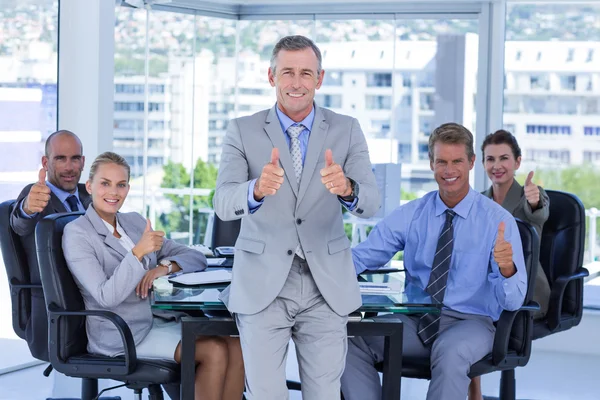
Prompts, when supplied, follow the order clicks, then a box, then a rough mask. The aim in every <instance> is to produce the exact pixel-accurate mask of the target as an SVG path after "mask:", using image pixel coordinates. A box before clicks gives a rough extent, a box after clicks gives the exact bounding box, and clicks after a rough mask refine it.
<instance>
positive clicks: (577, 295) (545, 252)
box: [540, 190, 585, 316]
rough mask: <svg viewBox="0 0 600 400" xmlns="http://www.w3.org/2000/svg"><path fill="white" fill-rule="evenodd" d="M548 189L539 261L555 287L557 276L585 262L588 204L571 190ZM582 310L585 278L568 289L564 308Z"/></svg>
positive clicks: (570, 312)
mask: <svg viewBox="0 0 600 400" xmlns="http://www.w3.org/2000/svg"><path fill="white" fill-rule="evenodd" d="M546 193H548V197H549V198H550V216H549V218H548V220H547V221H546V223H545V224H544V229H543V231H542V238H541V250H540V263H541V264H542V268H543V269H544V272H545V273H546V276H547V277H548V280H549V281H550V287H552V286H553V284H554V282H555V281H556V279H557V278H558V277H560V276H568V275H573V274H574V273H576V272H577V271H578V270H580V269H581V268H582V266H583V254H584V248H585V208H584V206H583V204H582V203H581V201H580V200H579V198H577V196H575V195H573V194H571V193H565V192H560V191H556V190H547V191H546ZM582 310H583V280H582V279H579V280H577V281H574V282H572V283H570V284H569V285H568V286H567V288H566V289H565V294H564V297H563V303H562V312H563V314H567V315H573V316H578V315H581V313H582ZM549 312H550V310H549Z"/></svg>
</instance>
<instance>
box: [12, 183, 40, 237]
mask: <svg viewBox="0 0 600 400" xmlns="http://www.w3.org/2000/svg"><path fill="white" fill-rule="evenodd" d="M32 186H33V184H29V185H27V186H25V188H24V189H23V190H22V191H21V194H19V197H18V198H17V203H16V204H15V208H14V209H13V212H12V214H11V215H10V227H11V228H12V230H13V231H15V233H16V234H17V235H19V236H27V235H29V234H31V233H33V231H34V230H35V226H36V224H37V223H38V221H39V220H40V219H42V217H43V216H44V213H37V214H35V215H33V216H32V217H31V218H25V217H23V215H21V204H22V203H23V202H24V201H25V198H26V197H27V195H28V194H29V190H30V189H31V187H32Z"/></svg>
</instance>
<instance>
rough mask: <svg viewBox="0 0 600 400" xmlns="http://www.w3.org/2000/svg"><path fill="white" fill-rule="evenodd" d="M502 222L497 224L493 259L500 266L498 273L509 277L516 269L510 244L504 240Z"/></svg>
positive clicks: (503, 225)
mask: <svg viewBox="0 0 600 400" xmlns="http://www.w3.org/2000/svg"><path fill="white" fill-rule="evenodd" d="M505 228H506V226H505V224H504V222H500V225H498V235H497V236H496V244H495V245H494V261H496V263H497V264H498V267H499V268H500V273H501V274H502V275H504V276H505V277H506V278H510V277H511V276H513V275H514V274H515V273H516V272H517V271H516V268H515V264H514V262H513V251H512V245H511V244H510V243H509V242H507V241H506V240H504V229H505Z"/></svg>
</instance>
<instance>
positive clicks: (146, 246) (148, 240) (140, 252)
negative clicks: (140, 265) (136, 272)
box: [131, 218, 165, 261]
mask: <svg viewBox="0 0 600 400" xmlns="http://www.w3.org/2000/svg"><path fill="white" fill-rule="evenodd" d="M164 236H165V233H164V232H163V231H153V230H152V226H151V225H150V220H149V219H147V218H146V229H144V233H143V234H142V237H141V238H140V240H139V242H137V244H136V245H135V247H134V248H133V249H131V251H132V253H133V255H134V256H136V257H137V259H138V260H140V261H142V258H144V256H145V255H146V254H148V253H152V252H153V251H158V250H160V248H161V247H162V245H163V241H164V240H165V238H164Z"/></svg>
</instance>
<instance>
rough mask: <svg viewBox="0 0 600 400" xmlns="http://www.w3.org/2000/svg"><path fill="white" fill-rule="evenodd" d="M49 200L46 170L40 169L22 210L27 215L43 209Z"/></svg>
mask: <svg viewBox="0 0 600 400" xmlns="http://www.w3.org/2000/svg"><path fill="white" fill-rule="evenodd" d="M49 201H50V188H49V187H48V186H47V185H46V170H45V169H44V168H42V169H40V172H39V174H38V181H37V182H36V183H34V184H33V186H32V187H31V189H29V194H27V197H26V198H25V203H24V204H23V210H24V211H25V213H27V215H32V214H35V213H38V212H42V211H44V209H45V208H46V206H47V205H48V202H49Z"/></svg>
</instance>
